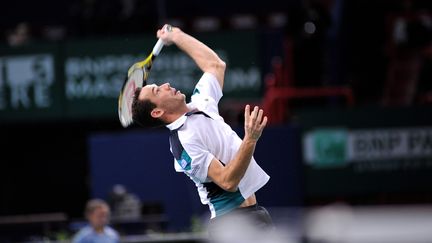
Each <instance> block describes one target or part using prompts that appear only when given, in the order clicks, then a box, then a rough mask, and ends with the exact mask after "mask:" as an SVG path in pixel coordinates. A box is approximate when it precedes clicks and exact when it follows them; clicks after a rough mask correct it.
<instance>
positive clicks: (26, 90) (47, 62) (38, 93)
mask: <svg viewBox="0 0 432 243" xmlns="http://www.w3.org/2000/svg"><path fill="white" fill-rule="evenodd" d="M2 60H3V61H2V73H1V76H2V77H1V78H0V86H2V87H5V86H6V85H7V86H8V88H9V89H10V97H9V100H8V102H9V104H10V107H11V108H13V109H19V108H25V109H30V108H47V107H49V106H50V105H51V103H52V101H51V93H50V88H51V86H52V84H53V82H54V62H53V58H52V56H51V55H47V54H44V55H31V56H14V57H4V58H3V59H2ZM0 95H1V96H2V101H1V102H0V103H2V104H3V105H2V106H1V107H2V108H5V106H6V105H5V104H4V103H5V102H4V101H5V98H4V93H3V92H2V91H0Z"/></svg>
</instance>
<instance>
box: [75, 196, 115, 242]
mask: <svg viewBox="0 0 432 243" xmlns="http://www.w3.org/2000/svg"><path fill="white" fill-rule="evenodd" d="M85 216H86V218H87V220H88V221H89V223H90V225H88V226H86V227H84V228H82V229H81V230H80V231H79V232H78V233H77V234H76V235H75V236H74V238H73V239H72V242H73V243H99V242H101V243H102V242H103V243H118V242H120V239H119V235H118V233H117V232H116V231H115V230H114V229H113V228H111V227H109V226H108V222H109V216H110V208H109V206H108V204H107V203H106V202H104V201H103V200H100V199H93V200H90V201H89V202H87V205H86V209H85Z"/></svg>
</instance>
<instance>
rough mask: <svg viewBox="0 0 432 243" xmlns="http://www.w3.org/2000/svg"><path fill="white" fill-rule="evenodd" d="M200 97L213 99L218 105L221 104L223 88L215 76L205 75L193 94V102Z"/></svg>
mask: <svg viewBox="0 0 432 243" xmlns="http://www.w3.org/2000/svg"><path fill="white" fill-rule="evenodd" d="M199 96H204V97H205V96H206V97H211V98H213V99H214V101H215V102H216V103H219V100H220V99H221V98H222V96H223V94H222V88H221V86H220V84H219V82H218V80H217V79H216V77H215V76H214V75H213V74H211V73H204V74H203V76H201V78H200V80H199V81H198V83H197V85H196V86H195V89H194V91H193V93H192V100H193V99H194V98H196V97H199Z"/></svg>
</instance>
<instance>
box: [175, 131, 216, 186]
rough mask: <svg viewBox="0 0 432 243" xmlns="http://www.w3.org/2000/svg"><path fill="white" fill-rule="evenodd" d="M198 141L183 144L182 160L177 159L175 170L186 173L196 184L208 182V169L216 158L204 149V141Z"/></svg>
mask: <svg viewBox="0 0 432 243" xmlns="http://www.w3.org/2000/svg"><path fill="white" fill-rule="evenodd" d="M197 140H198V139H193V140H190V141H188V142H186V143H182V147H183V151H182V152H181V155H180V158H179V159H175V169H176V171H178V172H184V173H186V174H187V175H188V176H190V177H191V178H192V179H193V180H194V181H195V182H200V183H203V182H206V181H208V179H207V174H208V167H209V166H210V163H211V161H212V160H213V158H214V155H213V154H212V153H210V152H209V151H208V149H206V148H205V147H204V144H203V143H202V141H197Z"/></svg>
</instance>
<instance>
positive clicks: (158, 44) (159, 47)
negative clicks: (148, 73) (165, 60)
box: [153, 24, 172, 56]
mask: <svg viewBox="0 0 432 243" xmlns="http://www.w3.org/2000/svg"><path fill="white" fill-rule="evenodd" d="M165 30H166V31H168V32H171V30H172V26H171V25H169V24H168V25H166V26H165ZM164 44H165V43H164V42H163V41H162V39H159V40H158V42H156V45H155V46H154V47H153V55H154V56H157V55H159V52H160V51H161V50H162V47H163V46H164Z"/></svg>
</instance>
